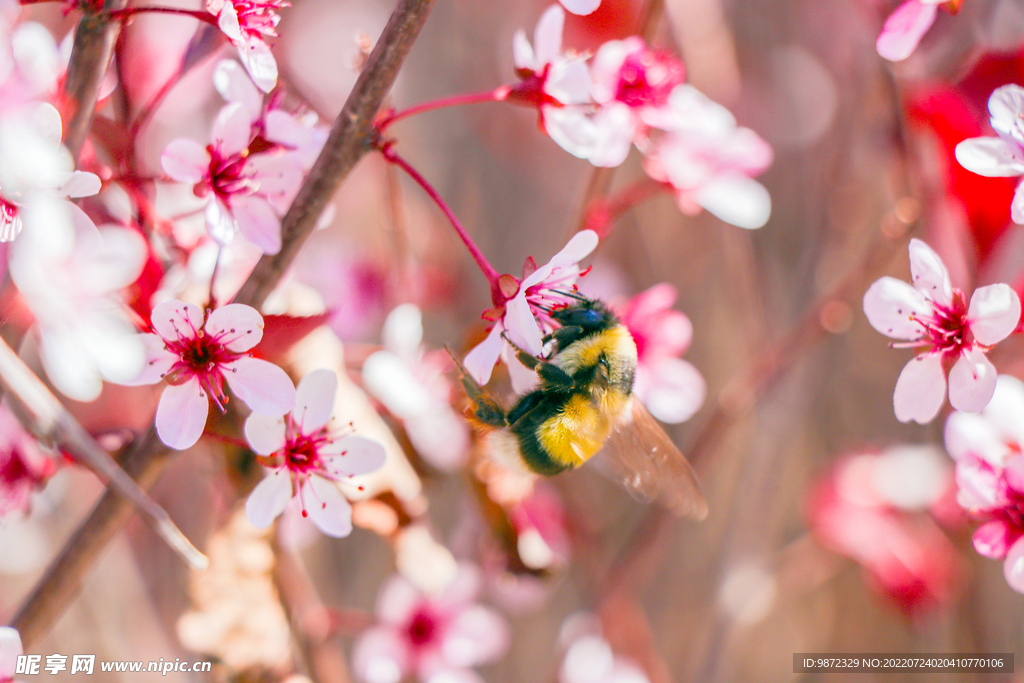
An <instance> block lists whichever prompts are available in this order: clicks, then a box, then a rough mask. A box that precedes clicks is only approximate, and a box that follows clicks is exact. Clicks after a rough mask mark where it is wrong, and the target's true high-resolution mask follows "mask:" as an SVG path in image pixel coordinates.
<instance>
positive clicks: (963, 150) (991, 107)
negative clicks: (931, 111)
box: [956, 84, 1024, 223]
mask: <svg viewBox="0 0 1024 683" xmlns="http://www.w3.org/2000/svg"><path fill="white" fill-rule="evenodd" d="M988 111H989V114H991V117H992V118H991V121H992V128H993V129H994V130H995V132H996V135H997V136H998V137H994V138H993V137H982V138H971V139H969V140H964V141H963V142H961V143H960V144H958V145H957V146H956V160H957V161H959V162H960V165H961V166H963V167H964V168H966V169H967V170H968V171H973V172H974V173H977V174H978V175H983V176H987V177H990V178H998V177H1013V176H1024V121H1022V118H1024V88H1022V87H1020V86H1019V85H1013V84H1010V85H1004V86H1003V87H1001V88H996V89H995V90H994V91H993V92H992V95H991V96H990V97H989V98H988ZM1010 216H1011V217H1012V218H1013V222H1014V223H1024V182H1021V183H1020V184H1019V185H1017V191H1016V192H1015V193H1014V195H1013V201H1012V202H1011V204H1010Z"/></svg>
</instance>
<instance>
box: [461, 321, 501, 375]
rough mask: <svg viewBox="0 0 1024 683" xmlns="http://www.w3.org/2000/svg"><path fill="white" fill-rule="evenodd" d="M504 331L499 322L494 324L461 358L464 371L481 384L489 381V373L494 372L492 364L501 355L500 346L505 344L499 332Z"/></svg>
mask: <svg viewBox="0 0 1024 683" xmlns="http://www.w3.org/2000/svg"><path fill="white" fill-rule="evenodd" d="M504 331H505V328H504V327H503V326H502V325H501V323H498V324H496V325H495V326H494V327H492V328H491V331H490V332H489V333H488V335H487V337H486V338H485V339H484V340H483V341H482V342H480V343H479V344H477V345H476V346H474V347H473V348H472V349H470V351H469V353H467V354H466V357H465V358H463V359H462V364H463V366H465V368H466V372H468V373H469V376H470V377H472V378H473V379H474V380H475V381H476V382H477V383H478V384H480V385H481V386H482V385H485V384H487V382H489V381H490V379H491V373H492V372H494V366H495V365H496V364H497V362H498V357H499V356H500V355H501V348H502V347H503V346H504V345H505V340H504V339H502V338H501V333H502V332H504Z"/></svg>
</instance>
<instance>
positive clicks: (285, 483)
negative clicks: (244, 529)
mask: <svg viewBox="0 0 1024 683" xmlns="http://www.w3.org/2000/svg"><path fill="white" fill-rule="evenodd" d="M246 426H248V424H247V425H246ZM291 499H292V480H291V477H290V476H289V475H288V471H287V470H286V469H284V468H281V469H279V470H275V471H273V472H271V473H269V474H267V476H265V477H263V481H261V482H260V483H258V484H256V488H254V489H253V490H252V493H250V494H249V497H248V498H247V499H246V501H245V516H246V517H248V518H249V522H250V523H251V524H252V525H253V526H254V527H256V528H257V529H266V528H267V527H268V526H270V525H271V524H273V523H274V520H275V519H277V517H278V515H280V514H281V513H282V512H284V509H285V508H286V507H288V502H289V501H290V500H291Z"/></svg>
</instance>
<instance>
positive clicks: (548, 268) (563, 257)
mask: <svg viewBox="0 0 1024 683" xmlns="http://www.w3.org/2000/svg"><path fill="white" fill-rule="evenodd" d="M599 241H600V239H599V238H598V236H597V233H596V232H594V231H593V230H580V231H579V232H577V233H576V234H575V235H573V236H572V238H571V239H570V240H569V241H568V242H567V243H566V245H565V246H564V247H562V250H561V251H559V252H558V253H557V254H555V255H554V256H552V257H551V260H550V261H548V262H547V263H546V264H544V265H543V266H541V267H540V268H538V269H537V270H535V271H534V272H533V273H531V274H530V275H528V276H527V277H526V278H524V279H523V282H522V284H521V285H520V287H519V289H520V291H523V290H526V289H529V288H530V287H532V286H534V285H535V284H538V283H540V282H541V281H543V280H544V279H546V278H547V277H548V276H550V275H551V273H552V271H553V270H554V269H555V268H564V267H565V266H569V265H572V264H575V263H579V262H580V261H581V260H583V259H585V258H586V257H587V256H589V255H590V253H591V252H592V251H594V249H597V244H598V242H599Z"/></svg>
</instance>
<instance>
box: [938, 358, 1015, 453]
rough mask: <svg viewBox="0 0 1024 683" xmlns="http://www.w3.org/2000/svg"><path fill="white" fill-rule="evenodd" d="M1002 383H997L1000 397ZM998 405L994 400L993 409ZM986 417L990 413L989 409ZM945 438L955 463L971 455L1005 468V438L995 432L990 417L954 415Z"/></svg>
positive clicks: (947, 425)
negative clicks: (994, 405) (1000, 384)
mask: <svg viewBox="0 0 1024 683" xmlns="http://www.w3.org/2000/svg"><path fill="white" fill-rule="evenodd" d="M1002 379H1003V378H1002V377H999V379H997V380H996V394H997V395H998V393H999V382H1000V380H1002ZM995 401H996V398H995V396H993V399H992V403H990V404H989V406H990V407H991V406H992V405H993V404H994V403H995ZM985 413H988V410H987V409H986V411H985ZM943 437H944V438H943V440H944V443H945V445H946V452H947V453H949V455H950V457H951V458H953V460H956V461H960V460H962V459H964V458H965V457H968V455H969V454H971V455H973V456H975V457H978V458H981V459H983V460H986V461H988V462H990V463H992V464H994V465H998V466H1000V467H1001V466H1002V463H1003V459H1004V457H1005V454H1006V444H1005V442H1004V440H1003V436H1002V434H1000V433H999V432H998V431H997V430H996V429H994V428H993V425H992V424H991V422H990V421H989V419H988V415H987V414H985V415H976V414H973V413H961V412H959V411H954V412H953V413H952V414H951V415H950V416H949V417H948V418H947V419H946V428H945V431H944V432H943Z"/></svg>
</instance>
